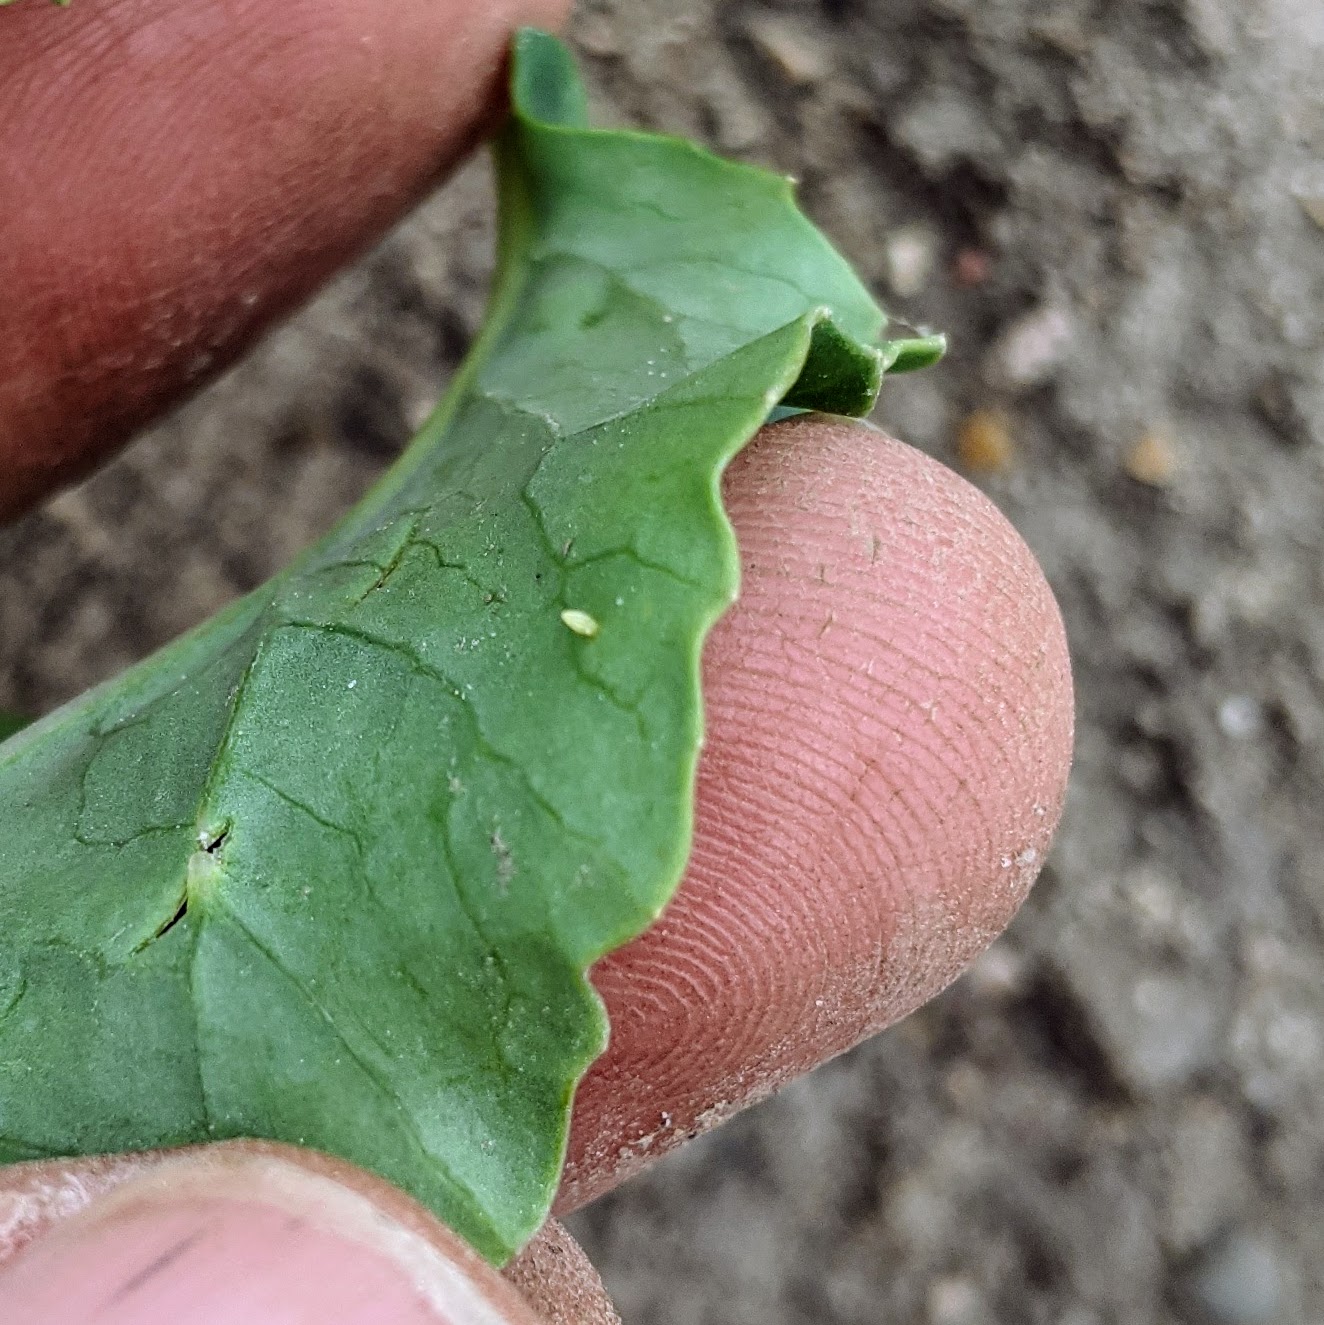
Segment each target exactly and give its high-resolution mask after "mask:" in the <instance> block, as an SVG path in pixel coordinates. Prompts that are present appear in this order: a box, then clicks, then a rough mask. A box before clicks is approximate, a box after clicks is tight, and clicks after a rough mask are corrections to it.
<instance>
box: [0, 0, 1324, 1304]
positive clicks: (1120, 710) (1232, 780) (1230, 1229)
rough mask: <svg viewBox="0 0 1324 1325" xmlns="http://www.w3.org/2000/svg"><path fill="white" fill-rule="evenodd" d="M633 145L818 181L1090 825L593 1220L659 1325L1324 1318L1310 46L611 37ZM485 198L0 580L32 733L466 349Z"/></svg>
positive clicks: (805, 28) (307, 528)
mask: <svg viewBox="0 0 1324 1325" xmlns="http://www.w3.org/2000/svg"><path fill="white" fill-rule="evenodd" d="M574 36H575V40H576V42H577V45H578V46H579V49H580V51H581V53H582V55H583V56H584V58H585V60H586V63H587V67H588V70H589V72H590V75H591V78H592V83H593V87H594V89H595V93H596V98H597V103H598V112H599V114H600V115H601V116H602V117H604V118H607V119H612V120H620V121H628V122H635V123H641V124H647V125H650V126H658V127H666V128H671V129H676V130H680V131H683V132H687V133H690V134H693V135H695V136H697V137H700V138H702V139H704V140H705V141H708V142H710V143H712V144H714V145H716V146H717V147H719V148H720V149H722V150H723V151H725V152H727V153H728V154H733V155H737V156H743V157H747V158H750V159H755V160H760V161H764V162H767V163H770V164H774V165H776V166H778V167H779V168H781V169H783V170H785V171H787V172H789V173H792V174H794V175H796V176H798V177H799V178H800V179H801V180H802V181H803V196H804V199H805V202H806V204H807V206H808V208H809V210H810V211H811V212H812V213H813V214H814V216H815V217H816V218H817V219H818V220H819V221H820V222H821V223H822V224H823V225H824V226H825V227H826V229H827V230H828V232H829V233H830V234H831V235H832V236H833V237H834V238H835V239H836V241H837V242H838V243H839V244H840V245H841V247H842V248H844V249H845V250H846V252H847V253H848V254H849V255H850V256H851V258H852V259H853V260H854V261H855V262H856V263H857V265H858V266H859V268H860V270H861V271H862V272H863V273H864V275H865V277H866V278H867V279H868V280H869V281H870V282H871V283H872V284H873V285H874V286H875V287H876V289H877V290H878V291H879V293H880V295H881V296H882V297H883V298H884V300H885V301H886V302H887V303H888V305H889V307H891V308H892V309H893V311H895V312H897V313H899V314H901V315H902V316H905V317H909V318H911V319H913V320H914V321H916V322H923V323H927V324H932V325H935V326H939V327H943V328H945V329H947V330H948V331H950V332H951V333H952V337H953V345H954V349H953V353H952V355H951V357H950V359H949V361H948V362H947V364H946V365H945V366H944V367H942V368H941V369H939V370H938V371H936V372H933V373H929V374H924V375H921V376H919V377H916V378H913V379H906V380H903V381H900V382H898V383H897V384H896V385H895V386H894V387H891V388H890V389H889V390H888V391H887V393H886V394H885V397H884V401H883V404H882V406H881V409H880V411H879V417H880V419H881V421H882V422H884V423H885V424H886V425H887V426H888V427H889V428H890V429H891V430H893V431H895V432H897V433H898V434H899V435H901V436H903V437H906V438H907V439H909V440H910V441H912V442H914V443H915V444H916V445H919V446H921V447H923V448H924V449H926V450H928V451H930V452H932V453H933V454H935V455H938V456H940V457H942V458H943V459H946V460H948V461H949V462H950V463H953V464H955V465H957V466H958V467H959V468H963V469H964V470H965V472H967V473H969V474H970V475H971V476H972V477H973V478H975V480H976V481H977V482H979V483H980V484H981V485H982V486H984V487H985V488H986V489H987V491H988V492H989V493H990V494H991V495H992V496H993V498H994V499H995V500H996V501H997V502H998V503H999V505H1000V506H1001V507H1002V508H1003V509H1004V510H1005V511H1006V512H1007V513H1008V515H1009V516H1010V518H1011V519H1012V521H1013V522H1014V523H1015V524H1016V525H1017V526H1018V527H1019V528H1020V529H1021V530H1022V531H1023V533H1024V534H1025V536H1026V538H1027V539H1028V540H1029V542H1030V543H1031V545H1032V546H1033V547H1034V548H1035V550H1036V551H1037V552H1038V554H1039V556H1040V557H1041V558H1042V560H1043V563H1044V566H1045V568H1046V570H1047V572H1048V575H1049V577H1050V579H1051V581H1052V583H1053V585H1054V587H1055V588H1056V590H1057V593H1058V595H1059V597H1060V600H1061V603H1062V606H1063V610H1064V613H1065V615H1066V619H1067V624H1068V630H1069V633H1070V636H1071V639H1072V643H1073V649H1074V655H1075V660H1076V667H1077V677H1078V687H1079V711H1080V732H1079V749H1078V758H1077V764H1076V770H1075V774H1074V781H1073V785H1072V793H1071V799H1070V804H1069V807H1068V812H1067V816H1066V822H1065V825H1064V827H1063V830H1062V833H1061V836H1060V838H1059V841H1058V844H1057V847H1056V849H1055V851H1054V853H1053V856H1052V858H1051V861H1050V864H1049V866H1048V868H1047V870H1046V871H1045V874H1044V876H1043V879H1042V881H1041V882H1040V884H1039V886H1038V888H1037V889H1036V891H1035V893H1034V895H1033V897H1032V899H1031V901H1030V903H1029V904H1028V905H1027V907H1026V908H1025V910H1024V911H1023V913H1022V914H1021V916H1020V917H1019V919H1018V920H1017V921H1016V923H1015V925H1014V926H1013V928H1012V930H1011V932H1010V934H1009V935H1008V936H1007V937H1006V938H1005V939H1004V940H1002V941H1001V942H999V943H998V944H997V945H996V946H995V948H994V949H993V950H992V951H991V952H990V953H989V954H988V955H987V956H986V957H985V958H984V959H983V960H982V961H981V962H980V963H979V964H978V965H977V967H976V968H975V969H974V970H973V971H972V972H971V973H970V975H968V976H967V977H966V978H965V979H964V980H962V981H961V982H960V983H959V984H958V985H957V986H956V987H955V988H953V989H952V990H951V991H950V992H949V993H948V994H947V995H946V996H944V997H943V998H941V999H940V1000H938V1002H937V1003H935V1004H934V1005H932V1006H931V1007H929V1008H928V1009H926V1010H924V1011H923V1012H921V1013H919V1014H917V1015H915V1016H914V1017H912V1018H910V1019H909V1020H908V1021H907V1022H905V1023H903V1024H902V1025H901V1026H899V1027H897V1028H895V1029H894V1030H893V1031H891V1032H889V1033H888V1034H886V1035H884V1036H882V1037H880V1038H879V1039H877V1040H876V1041H874V1042H872V1043H870V1044H867V1045H865V1046H863V1047H862V1048H861V1049H859V1050H857V1051H856V1052H854V1053H853V1054H850V1055H848V1056H847V1057H846V1058H844V1059H842V1060H840V1061H838V1062H837V1063H835V1064H833V1065H831V1066H830V1067H828V1068H827V1069H825V1070H823V1071H821V1072H819V1073H817V1074H816V1075H815V1076H813V1077H811V1078H810V1079H808V1080H807V1081H805V1082H803V1083H801V1084H799V1085H797V1086H796V1087H794V1088H792V1089H791V1090H789V1091H787V1092H785V1093H784V1094H783V1095H782V1096H780V1097H779V1098H778V1099H776V1100H774V1101H771V1102H770V1103H769V1104H767V1105H765V1106H763V1107H761V1108H759V1109H757V1110H755V1111H753V1112H751V1113H750V1114H747V1115H746V1116H744V1117H743V1118H741V1119H739V1120H737V1121H736V1122H734V1123H732V1124H730V1125H728V1126H727V1127H726V1128H724V1129H722V1130H721V1131H720V1132H718V1133H716V1134H714V1135H713V1136H712V1137H711V1138H709V1139H707V1140H706V1141H703V1142H700V1143H699V1144H697V1145H695V1146H694V1147H692V1148H691V1149H690V1150H689V1151H687V1152H685V1153H683V1154H681V1155H677V1156H675V1157H673V1158H672V1159H670V1160H668V1161H666V1162H664V1163H663V1164H662V1165H660V1166H659V1167H658V1168H657V1169H655V1170H654V1171H653V1172H652V1173H651V1174H650V1175H648V1176H646V1177H645V1178H643V1179H642V1180H637V1181H635V1182H634V1183H632V1184H630V1185H629V1186H628V1187H626V1188H625V1189H623V1190H622V1191H621V1192H620V1193H619V1194H618V1195H616V1196H614V1197H612V1198H609V1199H608V1200H607V1201H604V1202H602V1203H600V1204H599V1205H598V1206H596V1207H594V1208H593V1209H592V1210H591V1211H589V1212H587V1213H586V1214H584V1215H582V1216H580V1217H579V1218H578V1219H577V1220H576V1221H575V1227H576V1230H577V1231H578V1232H579V1233H580V1235H581V1236H582V1237H583V1239H584V1241H585V1243H586V1245H587V1246H588V1248H589V1250H590V1252H591V1253H592V1255H593V1256H594V1258H595V1259H596V1260H597V1261H598V1263H599V1265H600V1266H601V1268H602V1270H603V1272H604V1275H605V1277H606V1279H607V1281H608V1283H609V1285H610V1287H611V1288H612V1290H613V1292H614V1293H615V1296H616V1298H617V1301H618V1303H619V1305H620V1308H621V1311H622V1314H623V1316H624V1318H625V1321H626V1325H699V1323H700V1322H705V1323H707V1322H712V1323H713V1325H717V1323H719V1322H720V1323H721V1325H728V1323H729V1325H743V1323H744V1322H750V1323H751V1325H752V1323H753V1322H756V1321H757V1322H761V1323H766V1322H774V1321H775V1322H786V1323H787V1325H792V1323H795V1325H798V1323H799V1322H805V1323H806V1325H807V1323H808V1322H811V1321H814V1322H821V1321H827V1322H840V1323H841V1325H856V1323H857V1322H858V1323H859V1325H865V1323H866V1322H869V1323H871V1325H872V1323H874V1322H877V1323H878V1325H881V1323H882V1322H887V1323H888V1325H901V1323H906V1322H926V1323H928V1325H986V1323H990V1322H1008V1323H1009V1325H1010V1323H1011V1322H1016V1323H1017V1325H1021V1323H1026V1325H1037V1323H1038V1322H1044V1323H1045V1325H1050V1323H1051V1325H1105V1323H1106V1322H1119V1323H1120V1322H1125V1325H1146V1323H1147V1322H1158V1321H1182V1322H1201V1321H1203V1322H1215V1323H1216V1322H1229V1323H1232V1325H1236V1323H1239V1322H1245V1323H1246V1325H1250V1323H1251V1322H1275V1323H1277V1322H1283V1323H1284V1325H1293V1323H1296V1322H1300V1323H1302V1325H1304V1323H1306V1322H1310V1323H1311V1325H1314V1323H1316V1322H1319V1321H1322V1320H1324V1271H1322V1270H1321V1267H1322V1266H1324V814H1321V807H1322V806H1324V561H1322V560H1321V544H1322V542H1324V526H1322V522H1321V511H1322V510H1324V6H1321V4H1320V0H978V2H977V3H976V0H887V3H884V0H822V3H821V4H811V3H808V2H807V0H802V2H800V3H793V2H788V3H782V4H771V3H753V2H751V0H728V3H724V4H718V3H715V0H714V2H713V3H701V2H700V0H673V2H672V3H667V2H666V0H620V2H619V3H618V2H614V0H592V2H589V0H585V2H584V3H582V4H581V6H580V11H579V14H578V17H577V20H576V24H575V28H574ZM485 187H486V182H485V177H484V172H483V169H482V168H481V167H477V168H473V169H470V170H468V171H467V172H466V173H465V174H464V175H463V176H462V177H461V179H459V180H458V181H457V182H456V183H455V184H454V185H453V186H451V188H450V189H448V190H447V191H446V192H445V193H444V194H442V195H441V196H440V197H439V198H438V199H437V200H436V201H435V202H433V203H431V204H429V205H428V206H427V207H426V208H425V209H424V210H423V211H422V212H421V213H420V214H419V215H418V216H417V217H416V218H415V219H414V220H413V221H412V222H410V223H409V225H408V226H406V227H405V228H404V229H403V230H402V231H401V232H400V233H398V234H397V235H396V236H394V237H393V238H392V239H391V240H390V241H389V242H388V243H387V244H386V245H385V246H383V248H382V249H381V250H379V251H378V252H377V253H376V254H374V255H373V256H372V257H371V259H370V260H369V261H367V262H366V263H364V264H363V265H362V266H361V267H360V268H358V269H356V270H355V271H354V272H353V273H351V274H349V275H348V276H347V277H346V278H345V279H344V280H342V281H341V282H340V283H339V284H338V285H337V286H336V287H335V289H334V290H332V291H331V292H329V293H328V295H327V296H325V297H324V298H323V299H321V300H320V301H319V302H318V304H317V305H316V306H315V307H314V308H313V309H311V310H310V311H309V312H308V313H307V314H305V315H304V316H303V317H302V318H300V319H299V321H298V322H296V323H295V324H293V325H292V326H290V327H289V328H287V329H286V330H285V331H283V332H282V333H281V334H280V335H278V336H277V337H275V338H274V339H273V340H272V341H271V342H270V343H268V344H267V345H266V346H265V347H264V348H263V349H262V350H261V351H260V352H259V354H258V355H257V356H256V357H255V358H254V359H253V360H251V361H250V362H249V363H248V364H246V365H245V366H243V367H242V368H241V369H239V370H238V371H236V372H235V373H233V374H231V375H230V376H229V377H228V378H227V379H226V380H225V381H223V382H221V383H219V384H218V385H217V386H216V387H215V388H213V389H212V390H211V391H210V392H209V393H208V394H207V396H206V397H205V398H204V399H203V400H201V401H200V402H198V403H197V404H196V405H194V406H191V407H189V408H188V409H187V410H185V411H184V412H182V413H181V414H180V415H179V416H178V417H177V418H175V419H174V420H172V421H171V422H170V423H169V424H167V425H165V426H163V427H161V428H159V429H157V430H156V431H155V432H154V433H152V434H151V435H150V436H149V437H148V438H146V439H145V440H144V441H142V442H141V443H139V445H138V446H137V447H135V448H134V449H133V451H132V452H131V453H130V454H129V455H127V456H126V457H125V458H124V459H123V460H122V461H120V462H119V463H117V464H116V465H115V466H114V467H112V468H111V469H110V470H108V471H106V472H105V473H104V474H102V475H101V476H100V477H98V478H97V479H95V480H94V481H92V482H91V483H89V484H87V485H85V486H84V487H82V488H81V489H79V490H77V491H74V492H71V493H68V494H66V495H64V496H63V497H61V498H60V499H59V500H57V501H56V502H55V503H54V504H53V505H52V506H50V507H49V508H47V509H46V510H44V511H42V512H41V513H39V514H36V515H34V516H32V517H30V518H29V519H28V520H26V521H25V522H24V523H22V524H21V525H19V526H17V527H16V528H13V529H10V530H8V531H4V532H2V533H0V707H4V706H9V707H26V708H28V709H29V710H32V711H36V710H39V709H42V708H45V707H47V706H49V705H51V704H53V703H54V702H56V701H57V700H59V699H62V698H64V697H66V696H68V695H69V694H71V693H73V692H75V691H76V690H78V689H80V688H82V687H83V686H85V685H87V684H88V683H90V682H92V681H94V680H97V679H99V678H100V677H102V676H104V675H106V674H108V673H109V672H111V671H113V670H115V669H117V668H118V667H120V666H122V665H123V664H125V663H127V662H129V661H131V660H132V659H133V658H135V657H137V656H139V655H140V654H141V653H143V652H145V651H146V650H147V649H148V648H150V647H152V646H154V645H156V644H158V643H160V642H162V641H164V640H165V639H167V638H169V637H170V636H172V635H173V634H175V633H177V632H178V631H179V630H181V629H182V628H184V627H185V626H187V625H189V624H191V623H193V622H194V621H196V620H197V619H199V618H200V617H201V616H203V615H204V614H205V613H207V612H209V611H211V610H212V609H214V608H215V607H217V606H218V605H220V604H221V603H222V602H224V601H226V600H227V599H228V598H229V597H231V596H232V595H233V594H235V593H236V592H238V591H239V590H242V589H246V588H248V587H250V586H251V585H253V584H254V583H256V582H257V581H258V580H260V579H261V578H263V577H264V576H266V575H267V574H268V573H270V572H271V571H272V570H274V569H275V568H276V567H277V566H279V565H280V564H281V563H282V562H284V561H285V560H286V559H287V558H288V557H289V556H290V555H291V554H292V553H293V552H294V551H295V550H296V549H297V548H298V547H299V546H301V545H302V544H303V543H304V542H305V541H306V540H307V539H309V538H310V537H311V536H313V535H314V534H315V533H317V532H318V531H320V530H321V529H323V528H324V527H326V526H327V524H328V523H329V522H330V521H331V519H332V518H333V516H334V515H335V514H336V513H337V512H338V511H340V510H341V509H343V507H344V506H345V505H346V504H347V503H348V502H349V501H350V500H352V498H353V497H354V495H356V494H357V493H358V492H359V491H361V490H362V488H363V487H364V486H365V485H366V484H367V483H368V482H369V481H370V479H371V478H372V477H373V475H375V474H376V473H377V472H378V471H379V470H380V468H381V467H382V466H383V465H384V464H385V463H386V461H387V460H388V459H389V458H390V456H391V455H392V454H394V453H395V451H397V450H398V448H399V447H400V445H401V444H402V443H403V441H404V440H405V438H406V437H407V435H408V433H409V431H410V430H411V428H412V427H413V426H414V425H415V424H417V423H418V422H419V420H420V419H421V418H422V416H423V414H424V413H425V412H426V410H427V408H428V406H429V405H430V404H431V403H432V401H433V400H434V399H435V397H436V394H437V391H438V389H439V387H440V385H441V384H442V383H443V381H444V378H445V376H446V375H447V374H448V373H449V372H450V371H451V370H452V369H453V367H454V365H455V362H456V360H457V357H458V355H459V354H460V353H461V351H462V349H463V347H464V345H465V343H466V342H467V340H468V338H469V336H470V335H471V334H472V332H473V329H474V327H475V325H476V322H477V319H478V317H479V315H480V312H481V307H482V300H483V295H484V290H485V281H486V277H487V273H488V270H489V261H490V260H489V255H488V246H489V243H490V232H489V226H488V220H487V210H488V208H487V199H486V192H485Z"/></svg>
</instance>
